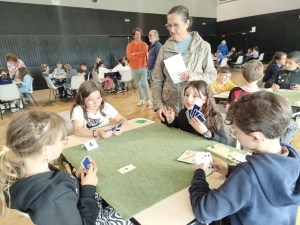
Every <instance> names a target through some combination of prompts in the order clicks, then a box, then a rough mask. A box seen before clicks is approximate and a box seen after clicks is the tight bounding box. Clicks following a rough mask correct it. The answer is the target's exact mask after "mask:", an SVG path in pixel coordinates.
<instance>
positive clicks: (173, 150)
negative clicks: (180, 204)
mask: <svg viewBox="0 0 300 225" xmlns="http://www.w3.org/2000/svg"><path fill="white" fill-rule="evenodd" d="M97 143H98V145H99V148H97V149H94V150H91V151H86V150H85V149H84V148H81V145H80V146H74V147H71V148H68V149H65V150H63V155H64V156H65V157H66V158H67V159H68V160H69V161H70V162H71V163H72V164H73V166H75V168H77V167H78V166H79V165H80V162H81V161H82V159H83V158H84V156H86V155H89V156H91V157H92V158H93V159H94V160H95V161H96V164H97V167H98V173H97V174H98V177H99V183H98V185H97V192H99V193H100V195H101V196H102V197H103V198H104V199H105V200H106V201H107V202H108V203H109V204H110V205H111V206H113V207H114V208H115V209H116V211H117V212H118V213H119V214H120V215H121V216H122V217H123V218H124V219H129V218H131V217H132V216H134V215H136V214H138V213H139V212H141V211H143V210H145V209H147V208H148V207H150V206H152V205H154V204H155V203H157V202H159V201H161V200H163V199H165V198H166V197H168V196H170V195H172V194H174V193H176V192H178V191H180V190H182V189H184V188H186V187H188V186H189V185H190V182H191V180H192V176H193V165H191V164H187V163H183V162H178V161H177V158H178V157H179V156H180V155H181V154H182V153H183V152H184V151H185V150H194V151H205V149H206V148H207V147H209V146H212V145H214V144H217V143H216V142H214V141H210V140H207V139H205V138H202V137H200V136H197V135H194V134H190V133H187V132H184V131H180V130H178V129H175V128H169V127H167V126H165V125H164V124H160V123H153V124H150V125H147V126H144V127H141V128H137V129H133V130H130V131H127V132H124V133H123V134H122V135H121V136H118V137H116V136H112V137H111V138H108V139H98V140H97ZM228 148H229V149H231V150H233V151H238V150H236V149H234V148H232V147H230V146H228ZM227 163H229V161H227ZM128 164H133V165H134V166H135V167H136V169H135V170H133V171H130V172H128V173H126V174H121V173H119V172H118V171H117V170H118V169H119V168H121V167H124V166H126V165H128Z"/></svg>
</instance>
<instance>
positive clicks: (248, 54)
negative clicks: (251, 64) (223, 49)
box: [243, 48, 252, 64]
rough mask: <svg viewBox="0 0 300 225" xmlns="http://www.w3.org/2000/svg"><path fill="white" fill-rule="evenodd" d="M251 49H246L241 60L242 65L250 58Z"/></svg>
mask: <svg viewBox="0 0 300 225" xmlns="http://www.w3.org/2000/svg"><path fill="white" fill-rule="evenodd" d="M251 53H252V48H248V50H247V53H246V55H245V57H244V59H243V64H244V63H246V62H247V61H248V60H249V59H250V58H251Z"/></svg>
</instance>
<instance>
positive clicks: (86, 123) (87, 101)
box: [71, 80, 127, 138]
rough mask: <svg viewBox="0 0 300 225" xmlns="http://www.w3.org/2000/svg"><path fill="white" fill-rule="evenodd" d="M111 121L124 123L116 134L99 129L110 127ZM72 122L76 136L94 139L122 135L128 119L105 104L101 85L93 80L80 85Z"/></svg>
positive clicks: (72, 113)
mask: <svg viewBox="0 0 300 225" xmlns="http://www.w3.org/2000/svg"><path fill="white" fill-rule="evenodd" d="M109 119H113V120H114V121H116V122H118V123H122V126H121V127H120V128H118V130H117V131H116V132H114V133H113V132H112V131H107V132H106V131H105V130H100V129H98V128H100V127H103V126H107V125H109ZM71 122H72V123H73V130H74V134H75V135H77V136H83V137H94V138H98V137H101V138H108V137H110V136H112V135H121V134H122V132H123V131H124V129H125V128H126V126H127V119H126V118H125V117H124V116H122V115H121V114H120V113H118V111H117V110H116V109H115V108H114V107H113V106H112V105H110V104H109V103H108V102H105V97H104V96H103V93H102V88H101V87H100V84H98V83H97V82H95V81H93V80H89V81H85V82H83V83H82V84H81V85H80V87H79V90H78V94H77V95H76V97H75V100H74V106H73V108H72V109H71Z"/></svg>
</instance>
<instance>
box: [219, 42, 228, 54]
mask: <svg viewBox="0 0 300 225" xmlns="http://www.w3.org/2000/svg"><path fill="white" fill-rule="evenodd" d="M217 50H220V51H221V53H222V55H224V56H225V55H227V54H228V47H227V45H226V41H225V40H223V41H222V42H221V44H219V46H218V48H217Z"/></svg>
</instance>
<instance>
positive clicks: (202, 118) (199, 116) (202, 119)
mask: <svg viewBox="0 0 300 225" xmlns="http://www.w3.org/2000/svg"><path fill="white" fill-rule="evenodd" d="M197 118H198V120H200V122H201V123H205V121H206V120H205V118H204V116H203V114H202V113H199V115H197Z"/></svg>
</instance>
